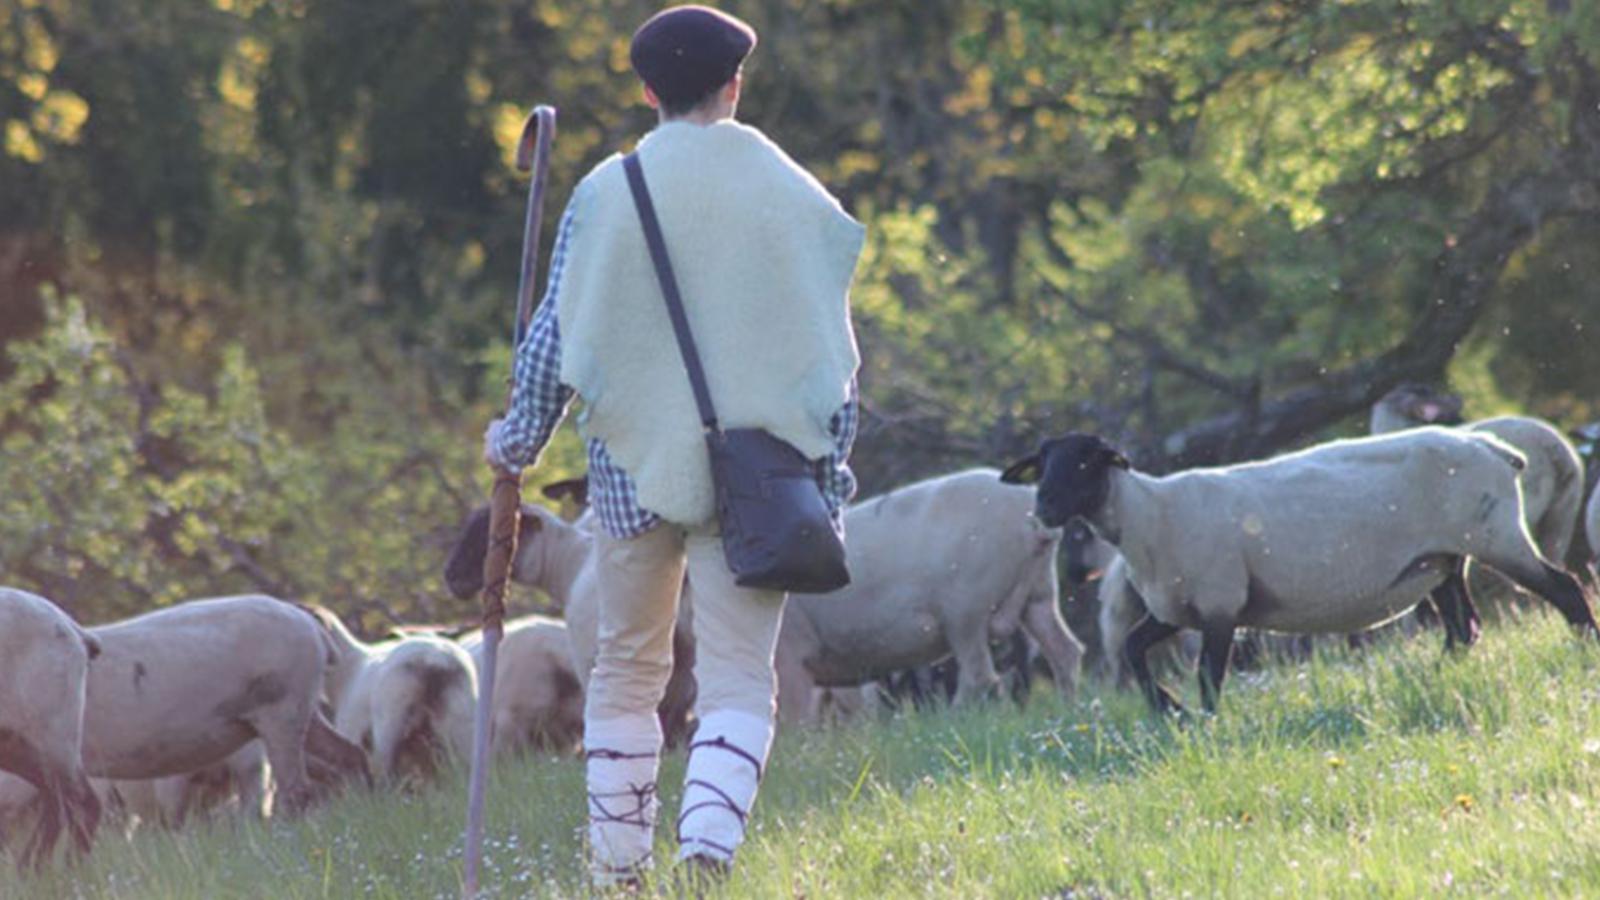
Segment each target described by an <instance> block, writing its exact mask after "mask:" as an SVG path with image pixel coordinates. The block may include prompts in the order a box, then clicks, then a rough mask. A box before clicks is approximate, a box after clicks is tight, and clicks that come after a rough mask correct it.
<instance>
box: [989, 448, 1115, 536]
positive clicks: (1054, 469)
mask: <svg viewBox="0 0 1600 900" xmlns="http://www.w3.org/2000/svg"><path fill="white" fill-rule="evenodd" d="M1128 467H1129V466H1128V459H1127V457H1125V456H1123V455H1122V453H1121V452H1119V451H1118V450H1117V448H1115V447H1113V446H1111V445H1110V444H1108V443H1106V441H1105V440H1104V439H1103V438H1101V437H1099V436H1097V435H1092V434H1080V433H1077V432H1069V433H1068V434H1064V435H1062V436H1061V437H1055V438H1050V439H1049V440H1047V441H1045V442H1044V443H1043V444H1041V445H1040V446H1039V452H1037V453H1035V454H1033V455H1031V456H1027V457H1024V458H1023V459H1020V460H1017V461H1016V462H1014V463H1012V464H1011V465H1009V466H1007V467H1006V470H1005V471H1004V472H1002V473H1000V480H1001V481H1004V482H1006V483H1007V484H1037V485H1038V486H1039V492H1038V497H1037V498H1036V499H1035V500H1034V514H1035V515H1036V516H1038V517H1039V521H1040V522H1042V523H1044V525H1045V526H1047V527H1049V528H1057V527H1060V526H1062V525H1065V524H1067V523H1068V522H1070V521H1072V520H1073V519H1075V518H1078V517H1080V516H1081V517H1083V518H1089V519H1092V518H1093V517H1094V515H1095V514H1096V513H1098V512H1099V511H1100V508H1101V507H1103V506H1105V502H1106V498H1107V497H1108V496H1110V494H1111V470H1112V469H1124V470H1125V469H1127V468H1128Z"/></svg>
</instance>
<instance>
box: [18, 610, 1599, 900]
mask: <svg viewBox="0 0 1600 900" xmlns="http://www.w3.org/2000/svg"><path fill="white" fill-rule="evenodd" d="M1440 644H1441V641H1440V639H1439V637H1438V635H1436V634H1426V635H1422V636H1420V637H1419V638H1418V639H1416V640H1413V641H1410V642H1397V643H1389V644H1384V645H1381V646H1378V647H1375V648H1371V649H1369V650H1368V651H1367V652H1366V653H1365V654H1362V655H1349V654H1346V653H1343V652H1333V653H1325V654H1323V655H1320V656H1319V657H1318V658H1317V659H1315V660H1313V661H1312V662H1311V663H1309V664H1300V665H1285V666H1281V667H1277V668H1274V669H1271V670H1269V671H1267V672H1265V673H1259V674H1249V675H1243V676H1235V677H1234V678H1233V679H1231V680H1230V682H1229V685H1228V690H1227V692H1226V694H1225V695H1224V698H1223V705H1222V711H1221V713H1220V715H1218V716H1216V717H1215V718H1213V719H1200V720H1197V721H1195V722H1193V723H1192V724H1190V725H1189V726H1187V727H1184V728H1179V727H1175V726H1172V725H1169V724H1167V723H1164V722H1161V721H1157V720H1154V719H1152V718H1150V717H1149V716H1148V715H1146V713H1145V711H1144V709H1143V707H1142V705H1141V703H1140V702H1138V701H1137V700H1136V699H1135V698H1134V697H1132V696H1131V695H1126V694H1116V693H1113V692H1111V691H1109V690H1102V689H1098V688H1091V693H1090V694H1089V695H1088V696H1086V697H1084V698H1083V699H1082V700H1081V701H1080V702H1078V703H1075V704H1070V705H1064V704H1060V703H1057V702H1054V701H1050V700H1045V701H1035V702H1034V703H1033V704H1031V705H1030V706H1029V707H1028V708H1027V709H1026V710H1023V711H1018V710H1016V709H1015V708H1012V707H1007V706H1001V705H993V706H989V707H985V708H980V709H972V710H951V711H945V712H939V713H929V714H921V715H903V716H899V717H897V718H894V719H891V720H887V721H883V722H864V723H859V724H856V725H853V726H850V727H845V728H835V729H832V730H827V731H820V732H814V733H807V734H801V733H792V732H791V733H786V734H784V735H782V736H781V737H780V739H779V744H778V748H777V751H776V755H775V760H774V762H773V763H772V765H771V766H770V775H769V777H768V779H767V782H766V784H765V785H764V788H763V792H762V797H761V801H760V803H759V805H758V810H757V814H756V816H755V819H754V823H753V828H754V831H753V834H752V835H751V839H750V841H749V842H748V843H747V844H746V846H745V849H744V851H743V853H742V855H741V858H740V865H739V868H738V870H737V871H736V873H735V874H734V876H733V877H732V878H731V879H730V880H729V881H728V882H727V884H726V886H725V888H724V889H723V891H721V893H722V894H724V895H726V896H729V897H747V896H759V897H802V896H803V897H813V898H814V897H873V898H879V897H911V896H915V897H923V896H936V897H962V898H966V897H1113V896H1114V897H1121V896H1159V897H1166V896H1202V897H1205V896H1237V897H1273V896H1284V897H1306V896H1318V897H1322V896H1335V897H1337V896H1360V897H1393V896H1418V895H1434V894H1440V893H1457V894H1460V895H1463V896H1478V895H1483V894H1505V895H1512V896H1540V897H1544V896H1551V895H1558V896H1574V895H1600V790H1597V788H1600V703H1597V699H1600V680H1597V678H1596V675H1597V669H1600V647H1597V646H1590V645H1585V644H1580V643H1579V642H1577V641H1576V640H1575V639H1574V638H1573V637H1572V636H1571V634H1570V633H1569V632H1568V631H1567V630H1566V628H1565V627H1564V626H1562V625H1561V624H1560V623H1559V622H1557V621H1556V620H1555V619H1553V618H1551V617H1546V616H1539V615H1536V616H1530V617H1526V618H1524V619H1523V620H1522V621H1516V622H1504V623H1498V624H1494V625H1491V626H1490V627H1489V628H1488V629H1487V631H1486V633H1485V635H1484V638H1483V640H1482V641H1481V642H1480V643H1479V644H1478V646H1477V647H1475V648H1473V650H1472V651H1471V652H1470V653H1467V654H1458V655H1452V656H1446V655H1444V654H1443V652H1442V651H1441V649H1440ZM1184 689H1185V692H1186V693H1187V694H1188V695H1189V696H1191V697H1192V696H1193V693H1194V689H1193V685H1192V684H1185V685H1184ZM1096 691H1098V692H1096ZM681 773H682V758H681V756H678V755H674V756H672V757H670V758H669V760H668V763H667V767H666V771H665V773H664V778H663V781H662V783H663V786H664V788H665V789H666V796H665V797H664V801H665V807H664V815H663V816H662V818H663V822H664V823H670V821H671V818H672V813H673V812H674V811H675V809H676V804H677V790H676V781H677V779H678V778H679V777H680V776H681ZM462 796H463V792H462V790H461V786H460V783H459V782H455V783H452V784H450V785H448V786H446V787H445V788H442V789H439V790H433V791H427V792H424V793H422V794H420V795H417V796H410V797H401V796H392V795H382V794H375V795H365V794H361V793H355V794H351V795H347V796H346V797H345V798H343V799H342V800H340V801H338V802H336V803H334V804H332V805H330V806H328V807H326V808H324V809H322V810H320V811H319V812H317V813H315V814H313V815H312V816H311V817H309V818H308V819H306V820H305V821H302V822H300V823H295V824H287V823H282V822H275V823H272V824H269V825H224V826H220V827H216V828H212V829H210V830H199V831H190V832H187V833H184V834H180V835H167V834H160V833H153V832H150V831H144V832H142V833H139V834H136V835H135V836H134V837H133V838H132V839H131V840H126V839H124V838H123V837H121V836H120V835H118V834H115V833H113V832H104V833H103V834H104V837H103V839H102V840H101V842H100V843H99V845H98V846H97V847H96V849H95V852H94V854H93V856H92V857H91V858H90V859H89V860H88V861H87V862H86V863H83V864H81V865H79V866H77V867H76V868H73V869H68V870H62V871H59V872H56V873H53V874H51V875H49V876H46V877H44V878H40V879H36V880H31V881H18V880H17V876H16V875H15V874H14V873H13V872H12V871H10V870H6V871H5V872H4V874H0V897H6V898H9V897H13V896H25V897H33V896H39V897H58V896H59V897H87V898H101V897H116V898H218V897H273V898H280V897H282V898H311V897H368V896H371V897H393V898H423V897H454V896H455V895H456V893H457V890H458V879H459V874H460V855H459V851H458V850H457V849H456V844H457V841H458V831H459V825H460V816H461V809H462V805H463V804H462V799H461V798H462ZM582 811H583V791H582V771H581V765H580V764H579V763H578V762H577V761H575V760H570V759H563V760H550V759H544V760H529V761H526V762H522V763H517V764H507V765H505V766H502V767H501V768H500V769H498V770H497V772H496V773H495V777H494V781H493V784H492V788H491V793H490V825H489V835H490V840H491V842H490V844H489V846H488V848H487V860H486V863H487V877H486V882H487V884H488V885H489V886H490V887H491V888H492V895H493V896H497V897H525V896H574V895H577V896H581V895H583V894H585V890H584V888H583V864H582V857H581V853H582V845H581V830H582V826H583V820H582ZM668 831H669V825H665V824H664V825H663V826H662V828H661V829H659V834H660V836H661V838H662V841H663V843H662V845H661V846H660V855H661V857H662V858H663V859H666V858H670V848H669V847H668V846H667V845H666V843H665V841H666V839H667V838H668V837H669V834H668ZM662 882H663V883H662V884H658V885H652V889H653V890H659V891H660V892H661V893H662V894H664V895H668V896H674V895H677V894H678V893H680V892H678V891H675V890H674V889H673V887H672V886H671V885H670V883H667V879H666V878H665V877H664V878H663V879H662Z"/></svg>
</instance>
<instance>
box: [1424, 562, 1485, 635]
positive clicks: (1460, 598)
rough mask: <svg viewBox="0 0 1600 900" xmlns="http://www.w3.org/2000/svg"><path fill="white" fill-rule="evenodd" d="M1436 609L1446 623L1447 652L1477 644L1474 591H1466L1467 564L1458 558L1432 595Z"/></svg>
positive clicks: (1476, 616) (1476, 610) (1467, 589)
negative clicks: (1473, 601)
mask: <svg viewBox="0 0 1600 900" xmlns="http://www.w3.org/2000/svg"><path fill="white" fill-rule="evenodd" d="M1430 596H1431V597H1432V599H1433V605H1434V607H1435V609H1437V610H1438V612H1439V617H1440V618H1441V619H1443V620H1444V648H1445V650H1447V651H1448V650H1454V649H1456V648H1457V647H1458V646H1459V647H1462V648H1466V647H1470V646H1472V645H1473V644H1474V643H1477V640H1478V630H1479V629H1478V621H1479V620H1478V609H1477V607H1476V606H1474V605H1473V603H1472V591H1471V590H1470V589H1469V588H1468V587H1467V561H1466V558H1465V557H1458V558H1457V559H1455V560H1454V561H1453V562H1452V563H1451V564H1450V570H1449V572H1448V574H1446V575H1445V579H1444V581H1442V582H1440V583H1439V586H1438V587H1436V588H1434V589H1433V592H1432V594H1431V595H1430Z"/></svg>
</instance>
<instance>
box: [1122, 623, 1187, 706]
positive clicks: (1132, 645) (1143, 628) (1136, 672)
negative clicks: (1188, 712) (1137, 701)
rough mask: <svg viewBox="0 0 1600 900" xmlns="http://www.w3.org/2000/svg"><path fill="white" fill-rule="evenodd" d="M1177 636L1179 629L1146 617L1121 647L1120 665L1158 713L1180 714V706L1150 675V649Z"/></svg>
mask: <svg viewBox="0 0 1600 900" xmlns="http://www.w3.org/2000/svg"><path fill="white" fill-rule="evenodd" d="M1177 633H1178V626H1176V625H1168V624H1167V623H1165V622H1163V621H1161V620H1160V619H1157V618H1156V617H1155V616H1152V615H1150V614H1149V613H1145V614H1144V617H1143V618H1141V619H1140V620H1139V624H1137V625H1135V626H1133V630H1132V631H1130V632H1128V640H1127V641H1126V642H1125V643H1124V644H1123V645H1122V661H1123V664H1124V665H1126V666H1127V667H1128V670H1129V671H1131V672H1132V673H1133V677H1134V678H1135V679H1136V680H1138V682H1139V688H1140V690H1142V691H1144V698H1145V699H1146V700H1147V701H1149V703H1150V706H1151V707H1153V708H1154V709H1155V711H1156V712H1158V713H1168V712H1176V713H1181V712H1183V704H1182V703H1179V702H1178V698H1176V697H1174V696H1173V695H1172V692H1171V691H1168V690H1167V689H1166V688H1164V687H1162V686H1161V685H1160V684H1158V683H1157V682H1156V679H1155V676H1153V675H1151V674H1150V662H1149V660H1148V659H1147V656H1148V654H1149V652H1150V648H1151V647H1153V646H1155V645H1156V644H1159V643H1161V642H1162V641H1164V640H1166V639H1167V638H1169V637H1172V636H1173V635H1175V634H1177Z"/></svg>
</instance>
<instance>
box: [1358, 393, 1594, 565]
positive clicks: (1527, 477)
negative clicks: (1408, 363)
mask: <svg viewBox="0 0 1600 900" xmlns="http://www.w3.org/2000/svg"><path fill="white" fill-rule="evenodd" d="M1460 416H1461V398H1459V397H1457V396H1455V395H1454V394H1451V393H1448V392H1445V391H1441V390H1439V389H1437V388H1433V387H1430V386H1428V385H1421V384H1403V385H1401V386H1399V387H1397V388H1395V389H1394V390H1392V391H1390V392H1389V393H1387V394H1385V395H1383V398H1382V399H1380V400H1379V401H1378V402H1377V403H1375V404H1373V406H1372V418H1371V431H1372V433H1373V434H1389V433H1392V432H1395V431H1401V430H1404V429H1407V428H1416V427H1419V426H1425V425H1435V424H1450V425H1453V424H1456V423H1458V422H1459V421H1460ZM1461 427H1463V428H1464V429H1466V430H1467V431H1473V432H1479V433H1483V434H1492V435H1494V436H1495V437H1497V438H1500V439H1501V440H1503V441H1505V442H1506V443H1508V444H1510V445H1511V446H1513V447H1515V448H1517V449H1518V450H1520V451H1522V454H1523V456H1525V457H1526V458H1527V461H1528V465H1527V468H1525V469H1524V470H1523V472H1522V479H1521V480H1522V504H1523V512H1524V514H1525V515H1526V516H1527V521H1528V531H1529V533H1530V534H1532V535H1533V539H1534V542H1535V543H1536V544H1538V545H1539V551H1540V552H1541V553H1543V554H1544V558H1545V559H1548V560H1550V561H1551V562H1553V563H1555V564H1557V565H1563V564H1564V563H1565V561H1566V558H1567V549H1568V548H1569V547H1570V546H1571V545H1572V539H1573V535H1574V533H1575V532H1576V529H1577V527H1578V519H1579V516H1580V514H1581V513H1582V511H1583V459H1582V458H1581V457H1580V456H1579V455H1578V451H1577V448H1575V447H1574V446H1573V445H1572V442H1571V441H1569V440H1567V438H1566V436H1565V435H1563V434H1562V433H1561V432H1560V430H1558V429H1557V428H1555V427H1554V426H1552V425H1550V424H1549V423H1548V422H1544V421H1542V420H1539V419H1534V418H1531V417H1528V416H1497V417H1495V418H1492V419H1481V420H1479V421H1476V422H1469V423H1467V424H1466V425H1463V426H1461Z"/></svg>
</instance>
